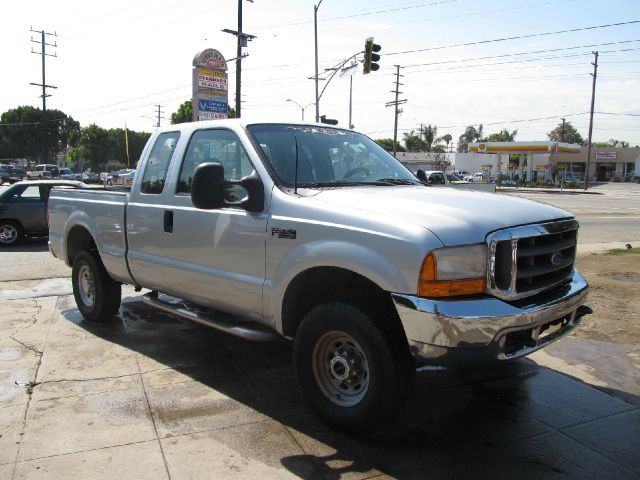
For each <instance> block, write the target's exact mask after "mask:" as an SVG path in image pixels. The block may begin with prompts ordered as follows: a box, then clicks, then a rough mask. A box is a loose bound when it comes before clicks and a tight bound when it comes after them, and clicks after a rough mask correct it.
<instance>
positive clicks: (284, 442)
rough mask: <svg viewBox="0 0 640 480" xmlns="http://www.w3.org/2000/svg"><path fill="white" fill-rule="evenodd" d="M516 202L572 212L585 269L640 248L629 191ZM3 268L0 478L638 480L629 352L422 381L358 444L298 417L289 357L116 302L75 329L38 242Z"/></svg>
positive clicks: (302, 413)
mask: <svg viewBox="0 0 640 480" xmlns="http://www.w3.org/2000/svg"><path fill="white" fill-rule="evenodd" d="M510 194H511V193H510ZM516 194H518V195H523V196H536V195H538V196H541V199H542V200H543V201H547V202H549V203H554V202H556V203H559V204H562V205H561V206H563V207H564V208H569V209H570V210H571V211H574V213H576V214H577V215H578V217H579V219H580V220H581V223H582V225H583V229H584V230H583V232H582V233H581V237H580V239H581V244H582V245H581V247H582V249H583V252H584V253H583V255H588V254H590V252H591V251H598V252H601V251H602V247H603V246H611V245H614V244H617V243H621V241H634V239H640V235H638V236H634V235H636V233H637V228H638V227H636V225H638V223H639V222H637V220H635V221H632V220H633V218H635V215H638V212H636V211H635V210H632V209H634V208H635V209H637V208H638V207H637V205H638V204H637V203H633V201H631V202H630V201H629V198H632V199H633V198H635V199H637V197H636V191H635V190H631V189H630V190H629V191H627V190H624V191H623V192H622V193H620V192H617V191H616V192H614V193H611V192H609V191H603V193H602V194H601V195H588V196H587V195H584V196H577V195H575V196H574V195H571V196H568V195H567V196H563V197H562V198H557V195H554V194H544V193H536V192H524V193H523V192H519V193H516ZM621 197H623V200H620V198H621ZM594 199H596V200H594ZM625 199H626V200H625ZM567 204H568V206H567ZM603 205H606V206H607V207H606V208H605V207H603ZM627 208H629V209H630V210H626V209H627ZM597 217H605V218H606V219H600V218H597ZM615 217H623V218H621V219H615ZM585 227H586V228H585ZM634 229H636V230H634ZM585 237H586V239H587V240H588V241H586V242H585ZM614 239H615V240H614ZM585 246H588V248H586V247H585ZM634 246H640V245H634ZM1 255H2V258H3V259H5V260H4V261H5V267H4V268H3V270H2V272H0V299H1V300H2V301H1V303H0V319H1V320H0V429H1V430H0V435H1V436H0V478H7V479H9V478H11V479H14V478H15V479H21V478H100V479H101V480H102V479H110V478H114V479H116V478H136V479H138V478H140V479H143V478H153V479H157V478H172V479H179V478H190V479H193V478H256V477H262V478H312V479H313V478H317V479H337V478H344V479H362V478H421V479H424V478H433V479H441V478H474V479H477V478H514V477H516V476H517V477H518V478H536V479H543V478H544V479H547V478H563V479H565V478H580V479H584V478H620V479H632V478H640V456H639V455H638V452H639V451H640V374H639V373H638V372H640V346H639V345H638V343H637V342H635V341H625V338H626V339H632V338H634V337H632V336H629V335H626V336H625V335H619V336H617V337H615V338H609V337H607V335H606V333H607V332H602V333H603V335H602V337H596V336H594V335H592V336H584V335H583V336H581V335H572V336H570V337H568V338H565V339H562V340H560V341H559V342H557V343H555V344H553V345H551V346H550V347H548V348H547V349H545V350H543V351H541V352H538V353H536V354H534V355H533V356H531V357H530V358H528V359H525V360H520V361H517V362H514V363H511V364H507V365H502V366H497V367H493V368H485V369H482V370H473V371H454V370H438V371H423V372H420V373H419V375H418V377H417V379H416V385H415V389H414V392H413V394H412V395H411V397H410V399H409V403H408V407H407V411H406V413H405V414H404V415H403V417H402V418H401V420H400V421H399V422H397V424H395V425H394V426H393V428H390V429H389V430H388V431H387V432H385V433H384V434H383V435H382V436H381V437H380V438H379V439H378V440H376V441H362V440H358V439H355V438H353V437H349V436H347V435H344V434H342V433H340V432H337V431H335V430H332V429H330V428H328V427H326V426H324V425H323V424H321V423H320V422H319V421H318V420H317V419H316V417H315V416H314V414H313V413H311V411H310V409H309V406H308V405H307V403H306V401H305V399H304V397H303V396H302V392H301V391H300V390H299V388H298V386H297V383H296V380H295V376H294V374H293V371H292V369H291V358H290V357H291V345H290V344H289V343H288V342H287V341H284V340H283V341H277V342H271V343H249V342H247V341H244V340H241V339H237V338H234V337H231V336H227V335H224V334H222V333H219V332H216V331H213V330H210V329H207V328H205V327H202V326H199V325H197V324H195V323H191V322H188V321H186V320H181V319H178V318H176V317H173V316H171V315H168V314H163V313H159V312H157V311H156V310H150V309H149V308H148V307H146V306H144V305H143V304H142V302H141V301H140V296H139V295H140V294H138V293H135V292H134V291H133V290H132V289H130V288H126V289H125V291H124V293H123V298H124V303H123V307H122V309H121V311H120V313H119V315H118V317H117V318H116V319H114V321H112V322H110V323H108V324H92V323H88V322H85V321H83V320H82V317H81V316H80V314H79V312H78V310H77V309H76V307H75V303H74V302H73V297H72V296H70V293H71V291H70V281H69V279H68V275H69V270H68V269H67V268H66V267H65V266H64V265H62V263H61V262H59V261H57V260H54V259H52V258H51V257H50V255H49V254H48V252H47V251H46V242H43V241H30V242H29V243H27V244H26V245H23V246H22V247H14V248H12V249H10V250H8V251H2V253H1ZM600 258H602V259H603V262H605V261H607V257H606V256H603V257H600ZM579 261H580V260H579ZM633 278H635V277H633ZM634 311H636V312H637V310H634ZM600 320H601V321H602V320H610V321H609V322H606V321H603V322H602V323H603V324H604V325H605V327H603V328H610V329H616V328H618V326H617V325H616V324H614V323H613V322H614V321H615V318H614V319H606V318H601V319H600ZM614 340H615V341H614Z"/></svg>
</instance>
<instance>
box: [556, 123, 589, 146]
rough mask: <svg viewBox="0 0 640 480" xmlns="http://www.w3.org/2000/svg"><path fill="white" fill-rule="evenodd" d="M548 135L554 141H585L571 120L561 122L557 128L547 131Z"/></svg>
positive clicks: (579, 143) (580, 142) (582, 143)
mask: <svg viewBox="0 0 640 480" xmlns="http://www.w3.org/2000/svg"><path fill="white" fill-rule="evenodd" d="M547 137H549V140H553V141H554V142H565V143H577V144H578V145H584V143H585V142H584V140H583V139H582V135H580V134H579V133H578V130H576V128H575V127H574V126H573V125H571V122H564V124H563V123H559V124H558V126H557V127H556V128H554V129H553V130H551V131H550V132H549V133H547Z"/></svg>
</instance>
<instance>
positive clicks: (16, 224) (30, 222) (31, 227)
mask: <svg viewBox="0 0 640 480" xmlns="http://www.w3.org/2000/svg"><path fill="white" fill-rule="evenodd" d="M54 187H55V188H89V186H88V185H86V184H84V183H82V182H78V181H71V180H35V181H25V182H17V183H14V184H13V185H11V186H10V187H7V188H5V189H4V190H2V191H0V246H7V245H15V244H17V243H19V242H21V241H22V240H23V239H24V237H25V236H29V237H41V236H46V235H48V234H49V227H48V225H47V202H48V200H49V193H50V192H51V189H52V188H54Z"/></svg>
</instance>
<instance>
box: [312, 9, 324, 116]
mask: <svg viewBox="0 0 640 480" xmlns="http://www.w3.org/2000/svg"><path fill="white" fill-rule="evenodd" d="M321 4H322V0H320V1H319V2H318V5H314V6H313V32H314V36H315V46H316V76H315V81H316V82H315V83H316V123H318V122H319V121H320V98H319V95H318V9H319V8H320V5H321Z"/></svg>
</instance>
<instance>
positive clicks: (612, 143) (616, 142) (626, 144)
mask: <svg viewBox="0 0 640 480" xmlns="http://www.w3.org/2000/svg"><path fill="white" fill-rule="evenodd" d="M607 143H608V144H609V146H610V147H620V148H628V147H629V142H625V141H624V140H616V139H615V138H610V139H609V141H608V142H607Z"/></svg>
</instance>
